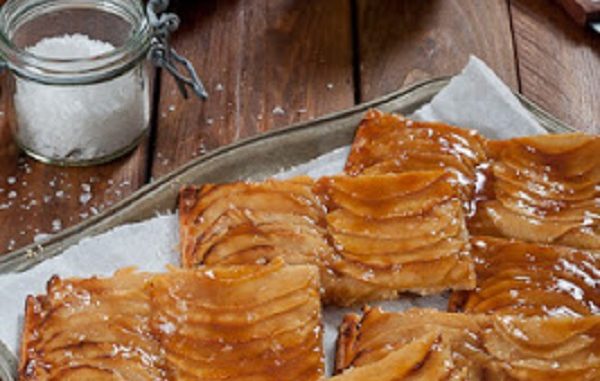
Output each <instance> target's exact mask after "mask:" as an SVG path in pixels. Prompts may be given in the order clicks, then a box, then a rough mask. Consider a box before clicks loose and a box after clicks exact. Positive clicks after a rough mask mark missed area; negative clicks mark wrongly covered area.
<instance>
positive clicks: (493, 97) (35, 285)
mask: <svg viewBox="0 0 600 381" xmlns="http://www.w3.org/2000/svg"><path fill="white" fill-rule="evenodd" d="M416 115H417V116H418V117H419V118H421V119H424V120H442V121H444V122H447V123H452V124H457V125H461V126H470V127H473V128H478V129H481V131H482V132H483V133H484V134H485V135H487V136H488V137H491V138H506V137H511V136H521V135H527V134H538V133H544V132H545V131H544V130H543V129H542V128H541V127H540V126H539V125H538V123H537V122H536V121H535V120H534V119H533V117H532V116H531V115H529V114H528V112H527V110H525V109H524V108H523V107H522V106H521V105H520V103H519V102H518V100H517V99H516V98H515V97H514V96H513V94H512V93H511V92H510V91H509V90H508V88H507V87H506V85H504V84H503V83H502V82H501V81H500V80H499V79H498V78H497V77H496V76H495V74H494V73H493V72H492V71H491V70H490V69H489V68H488V67H487V66H486V65H485V64H484V63H483V62H481V61H480V60H479V59H477V58H474V57H472V58H471V59H470V61H469V64H468V65H467V67H466V68H465V69H464V70H463V72H462V73H461V74H459V75H457V76H456V77H454V79H453V80H452V81H451V82H450V84H449V85H448V87H447V88H445V89H444V90H442V91H441V92H440V93H439V94H438V96H436V97H435V98H434V99H433V101H432V102H431V104H430V105H427V106H425V107H423V108H422V109H420V110H418V111H417V113H416ZM348 153H349V147H342V148H339V149H337V150H334V151H332V152H330V153H327V154H325V155H323V156H321V157H319V158H316V159H314V160H311V161H309V162H307V163H305V164H301V165H299V166H297V167H294V168H291V169H287V170H284V171H282V172H281V173H279V174H277V175H276V176H275V177H276V178H280V179H285V178H289V177H293V176H297V175H301V174H307V175H310V176H312V177H314V178H317V177H320V176H324V175H332V174H336V173H339V172H341V171H342V170H343V167H344V164H345V161H346V158H347V156H348ZM177 229H178V226H177V217H176V215H174V214H171V215H163V216H158V217H155V218H153V219H150V220H148V221H145V222H141V223H136V224H129V225H123V226H121V227H117V228H115V229H113V230H111V231H109V232H107V233H104V234H101V235H98V236H96V237H93V238H87V239H85V240H83V241H81V243H79V244H78V245H76V246H73V247H71V248H69V249H68V250H66V251H65V253H64V254H62V255H60V256H58V257H55V258H53V259H50V260H48V261H45V262H43V263H41V264H39V265H38V266H36V267H35V268H33V269H31V270H28V271H26V272H24V273H19V274H9V275H3V276H0V306H2V307H1V308H0V340H2V341H3V342H4V343H5V344H6V345H7V347H8V348H9V349H10V350H11V351H13V352H14V353H17V349H18V340H19V336H20V331H21V323H22V322H21V320H22V318H23V308H24V303H25V298H26V296H27V295H29V294H40V293H44V290H45V286H46V282H47V280H48V279H50V277H51V276H53V275H55V274H57V275H59V276H61V277H64V278H67V277H73V276H79V277H88V276H93V275H99V276H106V275H110V274H112V273H113V272H114V271H116V270H117V269H119V268H122V267H128V266H137V267H138V268H139V269H140V270H143V271H161V270H163V269H164V268H165V266H166V265H167V264H178V253H177V245H178V234H177ZM446 302H447V295H445V294H442V295H437V296H430V297H424V298H419V297H407V298H404V299H402V300H399V301H394V302H382V303H375V304H374V305H381V306H383V307H385V308H386V309H388V310H405V309H407V308H409V307H431V308H439V309H445V307H446ZM350 311H356V312H358V309H339V308H326V309H325V311H324V329H325V334H324V347H325V352H326V361H327V369H328V373H329V372H330V371H331V368H332V365H333V358H334V354H335V340H336V338H337V327H338V326H339V323H340V322H341V318H342V316H343V315H344V314H345V313H347V312H350Z"/></svg>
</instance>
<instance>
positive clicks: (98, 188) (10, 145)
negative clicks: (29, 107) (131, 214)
mask: <svg viewBox="0 0 600 381" xmlns="http://www.w3.org/2000/svg"><path fill="white" fill-rule="evenodd" d="M0 111H1V110H0ZM147 156H148V155H147V143H144V144H142V145H141V146H140V147H138V149H136V150H135V151H134V152H133V153H132V154H130V155H128V156H127V157H125V158H123V159H120V160H117V161H115V162H113V163H111V164H107V165H102V166H96V167H90V168H60V167H55V166H50V165H45V164H41V163H39V162H36V161H35V160H32V159H29V158H26V157H25V156H24V154H22V153H20V152H19V150H18V149H17V147H16V146H15V144H14V142H13V141H12V136H11V134H10V131H9V129H8V126H6V123H5V120H4V116H3V115H2V116H0V163H2V164H1V165H0V226H2V229H0V254H2V253H6V252H9V251H12V250H14V249H17V248H19V247H21V246H24V245H26V244H29V243H31V242H33V240H34V237H36V236H38V239H39V238H42V237H44V235H45V234H53V233H56V232H57V231H59V230H62V229H64V228H67V227H69V226H72V225H75V224H76V223H78V222H80V221H82V220H84V219H86V218H88V217H89V216H91V215H94V214H96V213H98V212H100V211H102V210H103V209H104V208H106V207H109V206H110V205H112V204H113V203H114V202H116V201H118V200H120V199H122V198H123V197H125V196H127V195H129V194H131V193H132V192H133V191H134V190H135V189H137V188H139V187H140V186H141V185H143V184H144V182H145V177H146V162H147Z"/></svg>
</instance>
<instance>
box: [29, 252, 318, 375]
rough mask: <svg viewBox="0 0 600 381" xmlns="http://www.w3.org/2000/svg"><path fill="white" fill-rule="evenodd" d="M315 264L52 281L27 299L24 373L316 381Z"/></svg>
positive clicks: (124, 273) (127, 272) (126, 273)
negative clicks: (41, 294)
mask: <svg viewBox="0 0 600 381" xmlns="http://www.w3.org/2000/svg"><path fill="white" fill-rule="evenodd" d="M318 277H319V274H318V268H316V267H315V266H310V265H300V266H286V265H284V263H283V261H281V260H279V259H276V260H274V261H273V262H272V263H270V264H268V265H265V266H257V265H255V266H227V267H226V268H220V267H218V266H216V267H210V268H208V267H200V268H198V269H193V270H189V269H188V270H177V269H171V270H170V271H169V272H167V273H163V274H144V273H136V272H133V271H132V270H125V271H119V272H117V273H116V274H115V275H114V276H113V277H110V278H91V279H69V280H61V279H59V278H53V280H52V281H51V282H50V284H49V286H48V294H47V295H43V296H38V297H29V298H28V301H27V308H26V317H25V324H24V331H23V339H22V345H21V348H22V349H21V363H20V379H22V380H37V381H42V380H156V381H158V380H165V381H169V380H196V379H219V380H223V381H225V380H240V379H252V380H257V381H275V380H277V381H280V380H290V381H292V380H298V379H302V380H319V379H320V378H321V377H322V375H323V360H322V357H323V354H322V349H321V336H322V330H321V321H320V318H321V312H320V311H321V310H320V299H319V291H318V287H319V286H318V285H319V280H318Z"/></svg>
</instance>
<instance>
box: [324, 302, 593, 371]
mask: <svg viewBox="0 0 600 381" xmlns="http://www.w3.org/2000/svg"><path fill="white" fill-rule="evenodd" d="M341 329H342V330H344V331H349V332H356V333H354V334H351V335H344V332H341V333H340V341H339V343H338V358H337V363H336V365H337V371H338V372H339V371H342V370H344V369H346V368H349V367H361V366H365V365H369V364H372V363H376V362H377V361H380V360H381V359H384V358H385V357H386V356H388V355H389V354H390V353H392V352H394V351H396V350H399V349H402V348H404V347H406V346H407V345H409V344H410V343H412V342H413V341H415V340H419V339H421V338H422V337H424V336H425V335H428V334H431V332H436V333H439V335H440V337H441V339H440V345H441V346H445V347H447V348H449V350H450V351H451V358H452V360H453V362H452V363H451V364H450V370H449V373H450V376H449V377H448V379H461V380H463V379H464V380H506V381H517V380H519V381H525V380H527V381H538V380H539V381H546V380H554V379H556V380H584V381H591V380H596V379H598V377H599V376H600V316H589V317H585V318H572V317H561V318H539V317H533V318H517V317H512V316H497V315H466V314H454V313H446V312H438V311H435V310H427V309H412V310H409V311H406V312H402V313H386V312H383V311H381V310H379V309H369V308H367V309H366V310H365V311H364V314H363V316H362V317H358V316H354V317H352V316H351V317H348V318H347V319H346V320H345V324H344V325H343V326H342V328H341ZM453 377H454V378H453Z"/></svg>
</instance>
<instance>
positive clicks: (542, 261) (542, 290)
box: [449, 237, 600, 316]
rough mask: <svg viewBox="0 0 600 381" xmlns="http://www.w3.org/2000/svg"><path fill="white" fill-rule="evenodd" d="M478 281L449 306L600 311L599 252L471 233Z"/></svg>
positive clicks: (526, 312)
mask: <svg viewBox="0 0 600 381" xmlns="http://www.w3.org/2000/svg"><path fill="white" fill-rule="evenodd" d="M471 246H472V256H473V259H474V261H475V269H476V272H477V287H476V288H475V289H474V290H472V291H461V292H457V293H453V294H452V296H451V298H450V303H449V310H450V311H453V312H458V311H464V312H468V313H486V314H503V315H521V316H559V315H566V316H587V315H598V314H600V292H598V287H599V285H600V278H599V274H600V257H598V256H597V254H596V253H590V252H585V251H581V250H578V249H573V248H568V247H563V246H554V245H541V244H534V243H527V242H522V241H515V240H506V239H499V238H492V237H473V238H472V239H471Z"/></svg>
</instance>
